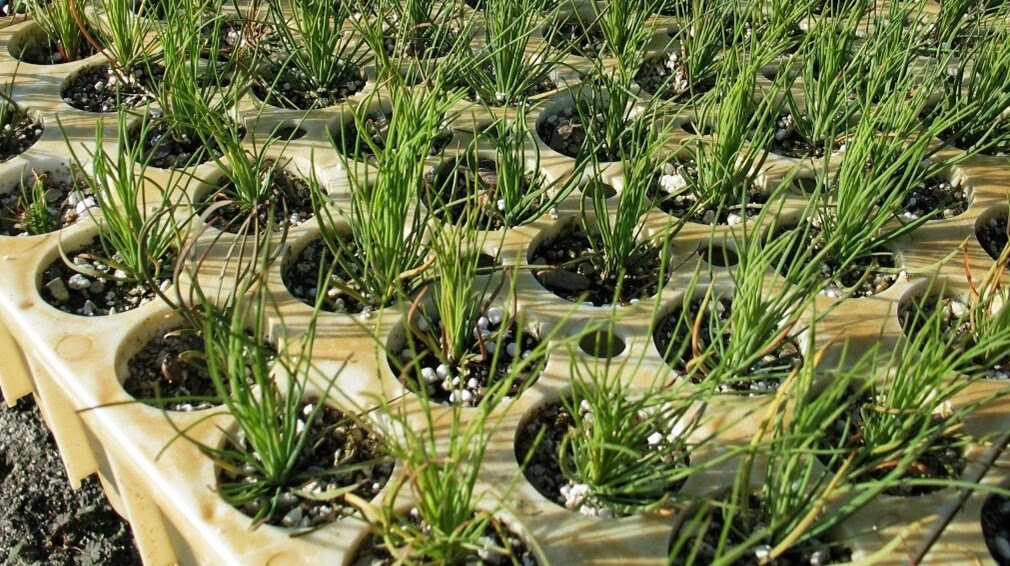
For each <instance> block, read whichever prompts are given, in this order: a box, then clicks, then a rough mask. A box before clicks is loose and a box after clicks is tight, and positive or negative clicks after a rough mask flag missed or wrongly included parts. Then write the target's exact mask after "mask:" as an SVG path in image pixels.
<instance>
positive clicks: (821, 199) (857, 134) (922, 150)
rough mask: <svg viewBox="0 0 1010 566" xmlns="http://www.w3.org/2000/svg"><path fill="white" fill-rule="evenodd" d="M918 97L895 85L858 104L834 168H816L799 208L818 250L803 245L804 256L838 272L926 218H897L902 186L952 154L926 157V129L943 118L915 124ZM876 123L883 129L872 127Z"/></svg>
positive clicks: (921, 103) (922, 97) (936, 127)
mask: <svg viewBox="0 0 1010 566" xmlns="http://www.w3.org/2000/svg"><path fill="white" fill-rule="evenodd" d="M926 96H927V93H926V92H923V91H918V92H917V93H916V94H915V95H914V96H913V97H911V98H909V97H908V96H907V95H906V92H904V91H900V90H899V91H895V93H894V94H892V95H890V96H888V97H887V98H885V99H884V100H883V101H881V102H880V104H878V105H876V106H874V107H870V106H869V105H863V107H862V112H863V113H862V114H861V116H860V119H859V121H858V123H857V124H856V125H855V126H854V127H853V130H852V134H851V135H850V137H849V138H848V142H847V146H846V151H845V154H844V157H843V159H842V162H841V164H840V165H839V167H838V169H837V171H835V172H834V173H833V174H830V175H829V174H828V173H827V172H826V171H822V172H821V174H820V175H819V176H818V178H817V185H816V187H815V191H814V193H815V194H814V195H813V196H812V198H811V210H808V212H807V214H808V216H807V218H808V219H812V220H813V222H806V223H803V229H804V230H806V231H809V230H815V231H819V235H812V236H811V241H815V242H814V243H815V244H816V245H815V246H814V248H819V251H818V252H817V253H816V254H815V253H814V252H813V251H810V250H813V249H814V248H810V249H809V250H808V251H807V252H804V254H806V255H805V257H811V256H814V255H816V261H823V262H824V263H825V264H826V265H829V266H830V268H831V270H832V271H833V273H835V274H840V273H842V272H843V271H845V270H846V269H848V268H849V267H851V266H854V265H856V263H857V262H859V261H867V260H869V261H873V260H874V257H875V256H876V255H878V254H880V253H882V252H883V251H884V247H885V246H886V245H887V244H889V243H891V242H893V241H894V240H896V239H898V238H901V237H903V236H904V235H906V234H908V233H909V232H911V231H912V230H914V229H915V228H917V227H918V226H920V225H921V224H922V223H923V222H925V221H927V220H929V219H930V218H932V217H933V215H931V214H927V215H923V216H922V217H920V218H917V219H915V220H911V221H907V222H898V221H897V214H898V212H899V211H900V210H901V207H902V206H903V204H904V202H905V198H906V196H907V195H908V193H909V191H911V190H912V189H913V188H914V187H915V186H916V185H917V183H919V182H921V181H923V180H925V179H927V178H929V177H931V176H933V175H936V174H937V173H938V172H940V171H941V170H942V169H943V168H944V167H946V166H948V165H950V164H951V163H952V162H953V161H956V160H957V159H959V157H948V158H944V159H941V158H939V157H934V154H935V151H936V150H935V148H932V147H930V145H931V140H932V135H933V134H935V133H937V132H938V131H940V130H942V129H943V124H941V123H938V122H934V124H933V125H932V126H931V127H930V128H928V129H926V130H925V131H924V130H922V129H921V128H920V122H919V120H918V114H919V111H920V110H921V109H922V108H924V107H925V104H926ZM884 125H886V126H889V128H888V130H889V133H886V134H882V133H880V131H879V129H878V128H880V127H881V126H884ZM817 241H819V243H818V242H817Z"/></svg>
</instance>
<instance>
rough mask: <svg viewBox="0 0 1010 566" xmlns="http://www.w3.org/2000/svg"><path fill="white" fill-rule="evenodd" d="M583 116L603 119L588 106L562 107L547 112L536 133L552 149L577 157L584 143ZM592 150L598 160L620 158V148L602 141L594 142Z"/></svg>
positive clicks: (626, 140)
mask: <svg viewBox="0 0 1010 566" xmlns="http://www.w3.org/2000/svg"><path fill="white" fill-rule="evenodd" d="M584 106H585V105H584ZM583 116H592V117H593V118H592V119H593V120H594V121H596V122H600V121H602V120H604V119H605V117H604V116H600V115H597V114H596V113H595V112H593V110H592V109H591V108H588V107H584V108H582V109H581V112H580V110H579V109H577V108H576V107H574V106H571V107H567V108H562V109H561V110H559V111H557V112H555V113H553V114H548V115H547V116H546V117H545V118H544V119H543V120H542V121H541V122H540V123H539V124H537V135H538V136H540V139H541V140H543V142H544V143H546V144H547V145H548V147H550V148H551V149H553V150H554V151H556V152H558V153H560V154H562V155H567V156H568V157H578V156H579V153H580V152H581V151H582V146H583V145H585V143H586V124H584V123H583ZM626 133H630V132H626ZM626 137H627V136H626ZM622 141H623V142H627V143H628V144H629V145H630V144H631V142H632V140H631V139H624V140H622ZM594 151H595V153H596V157H597V159H599V160H600V161H618V160H620V158H621V157H620V148H612V147H610V146H609V145H608V144H607V143H606V142H604V141H601V142H600V143H598V144H596V147H595V150H594Z"/></svg>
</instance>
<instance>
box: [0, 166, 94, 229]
mask: <svg viewBox="0 0 1010 566" xmlns="http://www.w3.org/2000/svg"><path fill="white" fill-rule="evenodd" d="M38 179H39V180H40V181H41V182H42V183H43V186H44V190H45V196H44V198H45V200H46V210H47V211H48V216H49V217H50V218H49V219H50V220H51V223H50V224H49V226H48V228H50V229H51V230H50V231H52V230H58V229H60V228H65V227H67V226H69V225H71V224H73V223H74V222H76V221H77V219H78V218H80V216H81V215H82V214H87V212H86V210H87V208H89V207H90V206H94V205H95V200H94V197H92V196H91V192H90V191H89V190H87V188H86V187H85V186H84V183H82V182H80V181H72V180H70V179H68V178H66V177H65V176H63V175H58V174H53V173H47V172H39V173H38ZM34 183H35V179H31V180H29V181H28V185H29V186H27V187H25V186H23V185H19V186H18V188H16V189H14V190H13V191H12V192H10V193H7V194H5V195H0V236H27V235H29V232H28V227H27V226H26V225H25V223H24V214H25V204H26V201H25V198H24V196H23V195H22V192H24V193H26V194H27V196H28V198H32V192H31V191H32V189H33V186H32V185H33V184H34Z"/></svg>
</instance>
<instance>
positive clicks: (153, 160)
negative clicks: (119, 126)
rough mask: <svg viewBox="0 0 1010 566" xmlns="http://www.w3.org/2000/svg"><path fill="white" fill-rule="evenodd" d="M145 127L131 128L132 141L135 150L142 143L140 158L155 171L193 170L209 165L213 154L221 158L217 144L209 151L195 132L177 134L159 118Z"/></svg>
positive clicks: (130, 136)
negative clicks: (191, 168)
mask: <svg viewBox="0 0 1010 566" xmlns="http://www.w3.org/2000/svg"><path fill="white" fill-rule="evenodd" d="M144 127H145V126H143V125H141V124H138V125H137V126H136V127H134V128H131V129H130V132H129V141H130V145H132V146H134V147H136V146H137V144H139V143H143V147H142V148H141V150H140V155H139V157H140V159H141V160H143V161H146V163H147V164H148V165H150V166H152V167H158V168H160V169H172V168H183V167H190V166H194V165H199V164H201V163H205V162H207V161H208V160H209V159H210V158H211V155H212V153H213V154H216V155H220V154H221V152H220V150H218V148H217V144H216V143H214V144H213V145H214V147H211V148H208V147H207V144H206V142H205V141H204V140H203V139H201V138H200V136H199V135H198V134H196V133H195V132H175V131H173V130H172V127H171V125H170V124H169V123H168V122H166V121H164V120H160V119H158V118H157V117H154V118H153V120H152V121H151V122H149V123H148V124H147V126H146V128H147V130H146V131H143V130H144ZM141 136H143V139H141ZM212 143H213V142H212Z"/></svg>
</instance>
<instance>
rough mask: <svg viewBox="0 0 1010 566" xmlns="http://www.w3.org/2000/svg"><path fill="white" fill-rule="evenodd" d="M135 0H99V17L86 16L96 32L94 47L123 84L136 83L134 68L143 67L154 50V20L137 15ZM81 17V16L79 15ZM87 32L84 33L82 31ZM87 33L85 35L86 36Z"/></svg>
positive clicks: (155, 42)
mask: <svg viewBox="0 0 1010 566" xmlns="http://www.w3.org/2000/svg"><path fill="white" fill-rule="evenodd" d="M135 4H136V3H135V2H134V0H101V1H99V2H97V3H96V6H98V7H101V9H102V17H96V18H91V19H89V23H88V25H89V26H90V27H93V28H94V29H95V31H96V36H97V37H93V38H92V39H95V40H97V42H98V44H99V45H96V46H95V47H96V50H98V51H101V52H102V53H103V54H104V55H105V56H106V57H107V58H108V59H109V63H110V64H111V65H112V67H113V69H115V70H116V72H117V75H118V78H119V80H122V81H124V82H125V84H133V83H134V82H136V77H135V76H134V74H133V73H134V71H135V70H136V69H140V68H142V66H143V64H144V63H145V62H146V60H147V59H148V58H149V57H150V56H151V55H152V54H154V52H155V50H156V49H157V39H156V34H157V31H158V29H157V21H156V20H154V19H150V18H138V17H137V14H136V13H135V11H134V8H135ZM81 17H83V16H81ZM85 33H86V32H85ZM87 37H88V35H87V34H86V35H85V38H87Z"/></svg>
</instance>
